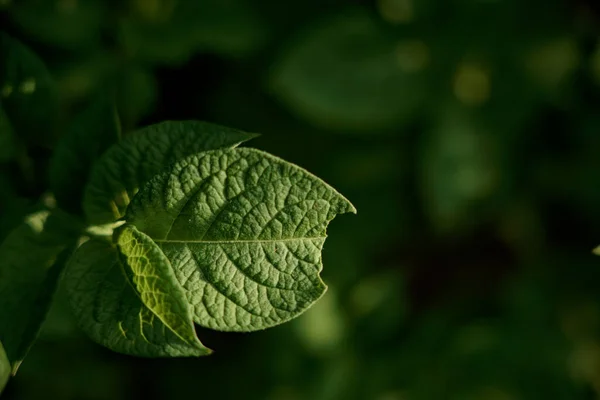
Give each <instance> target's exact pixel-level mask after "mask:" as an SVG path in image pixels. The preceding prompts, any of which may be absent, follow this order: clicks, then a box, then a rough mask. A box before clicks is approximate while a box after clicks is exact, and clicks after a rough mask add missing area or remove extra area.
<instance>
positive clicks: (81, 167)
mask: <svg viewBox="0 0 600 400" xmlns="http://www.w3.org/2000/svg"><path fill="white" fill-rule="evenodd" d="M120 130H121V128H120V126H119V121H118V116H117V114H116V109H115V105H114V102H113V101H111V96H109V95H108V94H104V95H100V96H99V97H98V98H97V99H94V101H93V102H92V103H91V104H89V105H88V106H87V108H86V109H85V110H84V111H82V112H81V113H80V114H79V115H77V116H76V117H75V118H74V119H73V121H72V122H71V125H70V126H69V129H68V130H67V132H66V134H65V135H64V137H63V138H62V139H61V141H60V142H59V143H58V146H57V147H56V149H55V150H54V153H53V156H52V160H51V163H50V187H51V189H52V192H53V194H54V196H55V197H56V201H57V203H58V206H59V207H61V208H63V209H64V210H66V211H69V212H71V213H74V214H81V213H82V211H83V210H82V205H81V202H82V199H83V189H84V187H85V184H86V183H87V180H88V177H89V174H90V171H91V169H92V165H93V163H94V162H95V161H96V159H98V158H99V157H100V156H101V155H102V154H103V153H104V152H105V151H106V149H107V148H108V147H109V146H111V145H112V144H113V143H116V142H118V141H119V136H120V133H121V132H120Z"/></svg>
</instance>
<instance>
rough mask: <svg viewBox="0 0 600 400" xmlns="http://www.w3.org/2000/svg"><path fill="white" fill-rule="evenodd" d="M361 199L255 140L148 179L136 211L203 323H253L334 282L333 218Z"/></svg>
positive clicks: (132, 213)
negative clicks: (326, 260)
mask: <svg viewBox="0 0 600 400" xmlns="http://www.w3.org/2000/svg"><path fill="white" fill-rule="evenodd" d="M346 212H356V210H355V209H354V207H353V206H352V204H350V202H349V201H348V200H346V199H345V198H344V197H343V196H342V195H340V194H339V193H338V192H336V191H335V190H334V189H333V188H331V187H330V186H328V185H327V184H326V183H324V182H323V181H321V180H319V179H318V178H316V177H315V176H313V175H311V174H309V173H308V172H306V171H305V170H303V169H301V168H299V167H297V166H294V165H292V164H290V163H287V162H285V161H283V160H281V159H278V158H275V157H273V156H271V155H269V154H266V153H263V152H261V151H258V150H254V149H231V150H217V151H210V152H205V153H202V154H199V155H194V156H191V157H188V158H186V159H183V160H181V161H179V162H178V163H176V164H175V165H174V166H173V167H172V168H169V169H168V171H167V172H165V173H163V174H161V175H158V176H157V177H155V178H154V179H152V180H151V181H150V182H148V183H147V184H146V185H145V186H144V187H143V189H142V190H141V191H140V192H139V193H138V194H137V196H136V197H135V198H134V200H133V202H132V203H131V205H130V207H129V209H128V210H127V215H126V219H127V221H128V222H129V223H131V224H133V225H135V226H136V227H137V228H138V229H139V230H141V231H142V232H145V233H146V234H148V235H149V236H150V237H152V239H153V240H154V241H155V242H156V243H157V244H159V245H160V247H161V248H162V250H163V251H164V253H165V255H166V256H167V258H168V259H169V260H170V261H171V264H172V266H173V269H174V270H175V274H176V277H177V279H178V280H179V282H180V284H181V285H182V286H183V288H184V289H185V291H186V295H187V298H188V301H189V303H190V304H192V305H193V307H194V318H195V321H196V323H198V324H200V325H202V326H205V327H209V328H213V329H219V330H227V331H252V330H257V329H264V328H267V327H270V326H273V325H277V324H280V323H282V322H285V321H287V320H290V319H292V318H294V317H296V316H297V315H299V314H300V313H302V312H303V311H304V310H306V309H307V308H308V307H309V306H310V305H311V304H312V303H314V302H315V301H316V300H317V299H318V298H319V297H321V295H322V294H323V293H324V292H325V290H326V286H325V284H324V283H323V281H322V280H321V278H320V276H319V273H320V271H321V269H322V264H321V250H322V248H323V243H324V241H325V237H326V233H325V231H326V228H327V225H328V223H329V222H330V221H331V220H332V219H333V218H334V217H335V216H336V214H342V213H346Z"/></svg>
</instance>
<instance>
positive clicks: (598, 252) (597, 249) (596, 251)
mask: <svg viewBox="0 0 600 400" xmlns="http://www.w3.org/2000/svg"><path fill="white" fill-rule="evenodd" d="M592 253H593V254H594V255H597V256H600V246H596V247H595V248H594V250H592Z"/></svg>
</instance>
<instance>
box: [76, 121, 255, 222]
mask: <svg viewBox="0 0 600 400" xmlns="http://www.w3.org/2000/svg"><path fill="white" fill-rule="evenodd" d="M255 136H256V135H254V134H250V133H246V132H242V131H238V130H235V129H231V128H225V127H222V126H219V125H214V124H209V123H206V122H197V121H177V122H176V121H167V122H162V123H159V124H156V125H151V126H148V127H146V128H143V129H141V130H139V131H137V132H134V133H133V134H131V135H129V136H126V137H125V138H124V139H123V140H122V141H121V142H120V143H118V144H117V145H115V146H113V147H111V148H110V149H108V151H107V152H106V153H105V154H104V155H103V156H102V157H101V158H100V159H99V160H98V162H97V163H96V165H95V166H94V168H93V169H92V173H91V175H90V180H89V182H88V185H87V186H86V188H85V192H84V204H83V209H84V211H85V214H86V216H87V218H88V220H89V221H90V222H92V223H94V224H107V223H110V222H113V221H115V220H116V219H119V218H121V217H122V216H123V215H124V214H125V210H126V208H127V205H128V204H129V202H130V199H132V198H133V196H134V195H135V194H136V193H137V191H138V190H139V188H140V187H141V186H142V185H143V184H144V183H146V182H147V181H148V180H150V179H151V178H153V177H154V176H155V175H157V174H158V173H160V172H161V171H162V170H163V169H164V168H165V167H167V166H169V165H170V164H172V163H174V162H176V161H177V160H179V159H180V158H182V157H185V156H188V155H191V154H195V153H198V152H201V151H206V150H213V149H219V148H228V147H234V146H237V145H238V144H239V143H241V142H244V141H246V140H249V139H251V138H253V137H255Z"/></svg>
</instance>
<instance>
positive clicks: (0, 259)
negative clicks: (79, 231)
mask: <svg viewBox="0 0 600 400" xmlns="http://www.w3.org/2000/svg"><path fill="white" fill-rule="evenodd" d="M75 237H76V234H75V233H74V232H73V230H72V227H70V226H69V225H67V222H66V221H65V220H64V219H63V218H61V217H60V215H59V216H55V215H52V214H50V212H49V211H39V212H37V213H35V214H32V215H30V216H28V217H27V219H26V220H25V221H24V222H23V223H22V224H21V225H20V226H19V227H17V228H16V229H15V230H14V231H13V232H12V233H11V234H10V235H9V236H8V237H7V238H6V239H5V240H4V242H3V243H2V245H1V246H0V341H1V342H2V344H3V346H4V349H5V350H6V354H7V356H8V359H9V361H10V363H11V365H12V369H13V373H14V372H16V370H17V368H18V367H19V365H20V364H21V362H22V361H23V359H24V358H25V356H26V355H27V352H28V351H29V349H30V347H31V346H32V344H33V342H34V341H35V339H36V337H37V334H38V332H39V329H40V326H41V324H42V322H43V321H44V318H45V316H46V312H47V311H48V308H49V305H50V301H51V299H52V295H53V294H54V289H55V287H56V283H57V280H58V276H59V274H60V272H61V271H62V267H63V266H64V262H65V261H66V258H67V257H68V255H69V254H70V249H69V247H70V246H71V245H72V244H73V242H74V240H75Z"/></svg>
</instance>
